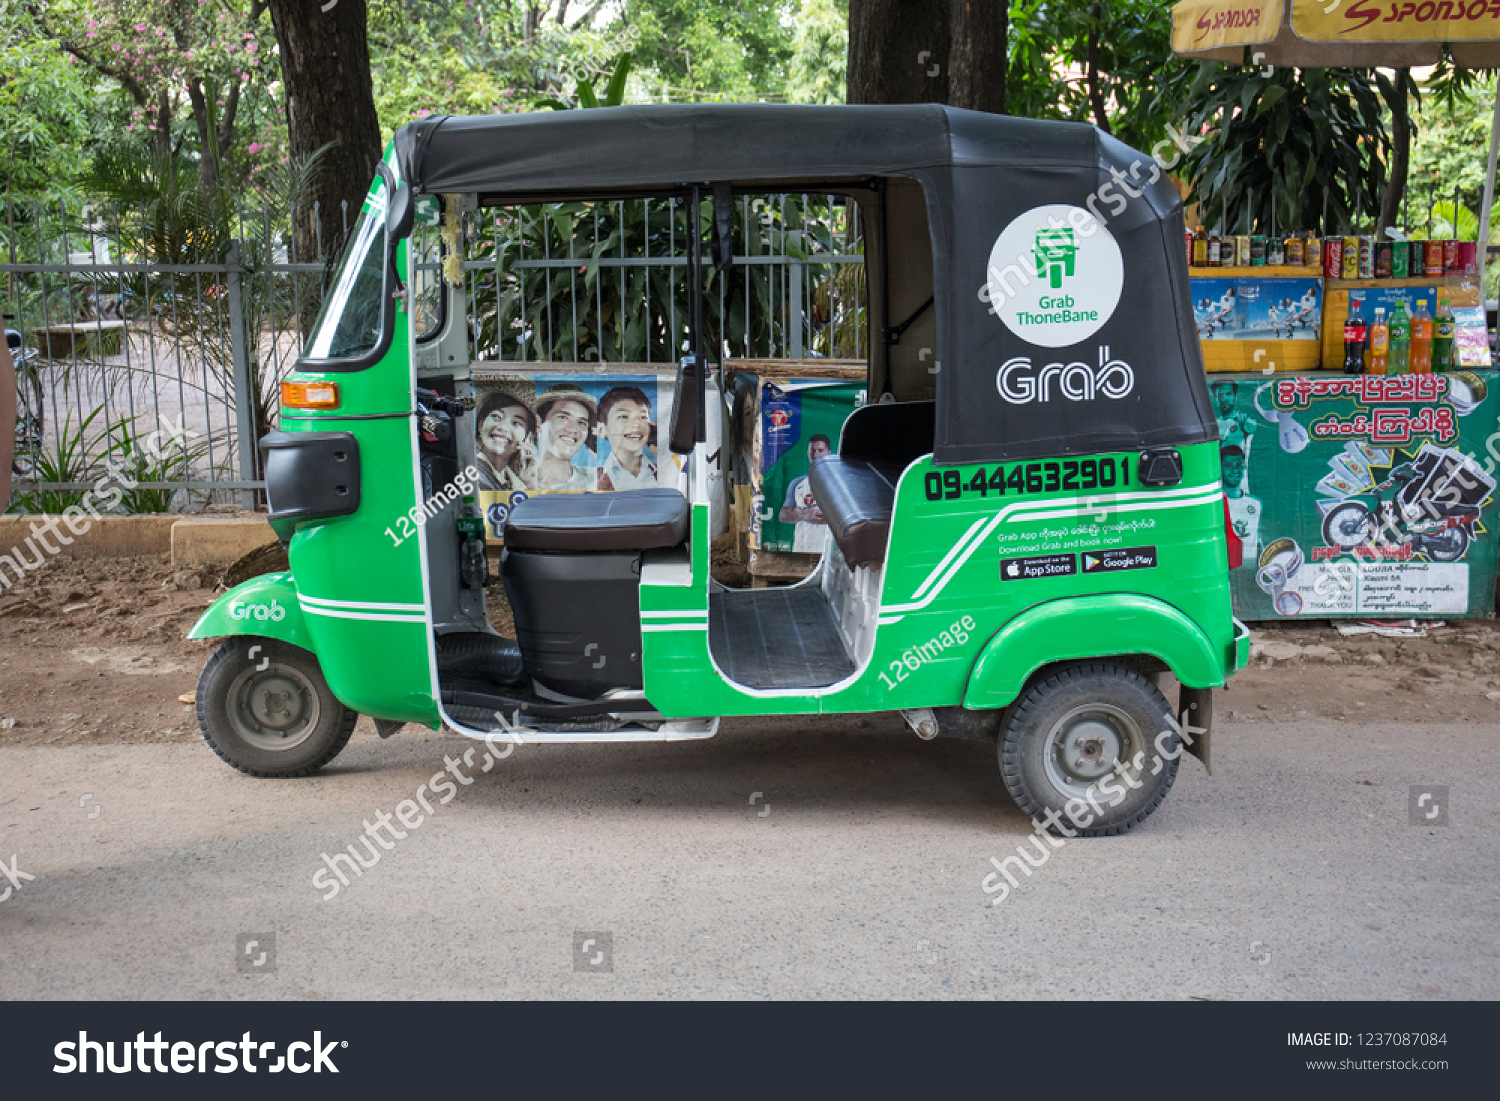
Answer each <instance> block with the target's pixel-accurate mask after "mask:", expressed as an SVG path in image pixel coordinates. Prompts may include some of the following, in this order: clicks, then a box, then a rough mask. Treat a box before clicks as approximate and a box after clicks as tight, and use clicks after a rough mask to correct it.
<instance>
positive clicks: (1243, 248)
mask: <svg viewBox="0 0 1500 1101" xmlns="http://www.w3.org/2000/svg"><path fill="white" fill-rule="evenodd" d="M1234 263H1235V267H1240V268H1248V267H1249V266H1250V234H1248V233H1242V234H1240V235H1239V236H1238V237H1236V238H1235V239H1234Z"/></svg>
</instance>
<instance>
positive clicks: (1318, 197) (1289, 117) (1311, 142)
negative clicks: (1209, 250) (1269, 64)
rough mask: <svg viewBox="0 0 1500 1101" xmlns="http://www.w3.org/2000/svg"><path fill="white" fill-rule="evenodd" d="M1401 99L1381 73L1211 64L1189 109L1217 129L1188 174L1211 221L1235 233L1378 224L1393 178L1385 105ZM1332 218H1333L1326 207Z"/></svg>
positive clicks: (1189, 162) (1194, 155)
mask: <svg viewBox="0 0 1500 1101" xmlns="http://www.w3.org/2000/svg"><path fill="white" fill-rule="evenodd" d="M1395 99H1396V94H1395V89H1394V87H1393V86H1392V84H1391V82H1390V80H1389V79H1388V78H1387V77H1386V76H1384V75H1383V74H1381V73H1379V72H1378V71H1374V70H1361V69H1277V70H1276V71H1275V72H1274V73H1272V74H1271V75H1270V76H1269V77H1267V76H1263V75H1262V72H1261V70H1260V69H1259V68H1257V67H1254V66H1250V67H1237V66H1220V65H1214V64H1205V65H1204V66H1203V71H1202V73H1201V74H1200V75H1199V77H1198V79H1197V81H1195V82H1194V84H1193V86H1192V88H1191V90H1190V91H1189V93H1188V96H1187V99H1186V102H1185V104H1184V106H1183V113H1184V116H1185V117H1190V118H1193V119H1195V120H1204V121H1205V123H1206V124H1207V125H1209V126H1211V127H1213V130H1212V132H1211V134H1210V136H1209V138H1208V140H1207V141H1205V142H1204V143H1203V144H1201V145H1199V146H1198V147H1197V148H1196V149H1194V150H1193V151H1192V152H1191V153H1189V154H1188V156H1187V158H1186V161H1185V163H1184V167H1183V169H1182V170H1181V171H1182V173H1183V175H1184V177H1185V178H1186V179H1190V180H1191V181H1192V183H1193V189H1192V194H1191V195H1190V197H1189V198H1190V201H1192V200H1196V201H1197V202H1199V203H1200V204H1201V210H1202V212H1203V219H1204V221H1205V222H1206V223H1207V224H1209V225H1217V226H1222V227H1223V228H1224V229H1225V230H1226V231H1228V232H1235V233H1244V232H1247V229H1246V228H1245V227H1246V226H1248V225H1251V224H1254V225H1256V226H1258V227H1259V228H1260V229H1261V230H1262V231H1265V230H1267V229H1269V228H1270V227H1271V222H1272V205H1273V203H1274V208H1275V224H1276V228H1278V229H1309V228H1321V229H1322V230H1323V231H1324V232H1327V233H1334V232H1338V231H1341V230H1344V229H1345V228H1346V227H1350V226H1353V225H1356V224H1367V223H1372V222H1373V221H1374V220H1375V218H1376V217H1377V216H1378V214H1379V211H1380V200H1381V196H1382V193H1383V191H1384V188H1385V181H1386V157H1387V156H1388V152H1389V138H1388V137H1387V134H1386V129H1385V117H1384V114H1383V107H1385V106H1387V105H1390V104H1392V103H1393V101H1394V100H1395ZM1325 204H1326V210H1327V218H1326V220H1325V219H1324V216H1323V215H1324V210H1325Z"/></svg>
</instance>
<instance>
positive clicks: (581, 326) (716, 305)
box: [468, 197, 863, 363]
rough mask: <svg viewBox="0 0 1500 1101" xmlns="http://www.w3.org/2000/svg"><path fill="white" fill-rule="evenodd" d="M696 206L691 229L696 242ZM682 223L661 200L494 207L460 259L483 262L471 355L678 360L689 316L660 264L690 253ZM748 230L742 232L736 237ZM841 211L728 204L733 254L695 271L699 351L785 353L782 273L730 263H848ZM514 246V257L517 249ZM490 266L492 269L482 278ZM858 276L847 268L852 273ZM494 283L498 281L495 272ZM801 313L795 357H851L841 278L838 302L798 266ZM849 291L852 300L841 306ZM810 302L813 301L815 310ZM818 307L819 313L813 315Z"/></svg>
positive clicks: (812, 271)
mask: <svg viewBox="0 0 1500 1101" xmlns="http://www.w3.org/2000/svg"><path fill="white" fill-rule="evenodd" d="M710 218H711V214H710V206H709V204H708V203H705V204H704V206H703V209H702V211H701V217H700V219H699V225H698V232H699V233H701V234H707V233H708V231H709V223H710ZM689 224H690V214H689V212H688V210H687V208H686V206H685V205H684V204H682V203H680V202H677V203H673V202H670V201H668V200H664V199H652V200H630V201H628V202H626V201H606V202H598V203H552V204H546V205H539V206H530V207H524V208H518V209H510V210H504V211H501V212H497V214H496V215H495V232H494V233H493V234H491V235H483V236H480V237H479V238H478V241H477V243H476V245H475V246H474V247H472V248H471V249H470V251H469V256H468V258H469V259H470V260H484V261H485V262H486V264H485V268H486V274H485V275H484V276H483V278H482V279H481V280H480V282H479V283H478V285H477V287H476V288H475V291H474V299H475V301H474V305H473V312H474V316H475V317H476V319H477V321H478V323H479V338H478V341H477V347H478V348H479V349H480V354H481V355H483V356H486V357H489V356H493V357H495V358H501V359H520V358H521V357H522V355H523V353H524V356H525V358H527V359H530V360H540V361H562V362H572V361H575V360H581V361H589V360H595V359H598V360H607V361H611V362H631V363H634V362H644V361H647V360H650V361H652V362H657V363H670V362H674V361H675V360H676V359H677V358H678V357H679V356H680V355H681V354H682V353H683V346H684V340H685V335H686V330H687V321H688V312H689V308H690V297H689V290H690V288H689V286H688V283H687V279H686V277H685V269H684V268H683V267H681V266H680V265H679V266H675V267H666V266H665V265H663V264H661V263H660V262H661V261H664V260H665V259H666V258H667V257H671V256H675V257H679V258H680V257H682V256H684V255H686V251H687V233H688V228H689ZM747 227H748V230H749V232H747ZM849 228H850V227H849V223H848V221H847V216H846V214H845V212H844V210H843V208H842V207H838V206H833V205H829V204H827V203H826V201H822V200H819V199H817V198H815V197H810V200H809V203H808V205H807V207H806V208H805V209H803V208H801V207H800V204H799V203H797V202H795V201H792V199H791V198H790V197H789V198H788V199H787V201H785V202H782V201H780V200H779V199H778V198H775V197H771V198H770V200H769V201H767V200H766V199H756V200H743V201H741V200H736V203H735V207H734V218H733V224H732V229H731V240H732V243H733V248H734V254H735V257H736V261H737V262H736V263H735V265H734V266H733V267H732V268H731V269H730V271H729V272H728V273H727V275H721V274H720V273H717V272H715V271H713V269H712V268H711V267H707V266H706V270H705V273H704V292H703V293H704V327H705V333H704V346H705V347H706V348H708V349H710V351H711V354H713V350H715V349H724V350H725V351H726V354H732V355H747V356H770V355H774V354H778V350H779V349H784V348H786V347H787V346H788V345H789V344H790V343H791V339H790V338H791V335H792V334H790V333H789V332H788V331H787V328H786V326H787V319H786V315H785V311H784V303H785V301H786V296H787V294H788V287H787V284H786V275H785V273H784V269H782V268H781V267H780V266H772V265H764V264H749V263H744V262H741V261H743V260H744V259H746V258H749V257H759V256H766V255H772V254H774V255H785V256H787V257H789V258H792V259H816V258H817V257H818V256H819V255H820V254H828V253H833V252H846V251H849V250H850V248H851V247H854V246H847V245H844V244H843V243H842V242H844V241H845V240H847V238H848V235H849ZM523 241H524V250H523V248H522V242H523ZM570 256H571V257H576V258H577V263H576V265H567V266H552V267H523V266H521V265H519V264H518V263H517V261H518V260H522V261H534V260H536V259H538V258H542V257H558V258H560V257H570ZM646 257H650V258H652V259H654V260H656V261H658V263H657V264H655V265H652V266H651V267H644V266H631V267H614V266H609V265H606V264H604V263H602V262H601V261H603V260H604V259H605V258H626V259H629V258H646ZM491 265H494V266H493V267H492V266H491ZM856 266H857V265H856ZM497 269H498V271H499V272H500V275H499V278H498V280H497V278H496V275H495V274H494V273H495V271H496V270H497ZM805 270H806V272H807V276H806V279H807V281H808V286H807V288H806V291H807V293H808V297H809V299H810V300H811V303H812V305H811V308H810V310H809V311H808V316H807V317H806V318H805V321H804V323H805V325H806V326H807V327H806V328H805V329H804V332H803V338H804V346H805V347H808V348H811V349H813V350H816V351H822V352H824V353H825V354H831V355H850V354H852V348H851V345H852V341H853V339H854V331H855V327H856V320H855V319H854V316H853V314H852V313H851V311H854V310H862V308H863V307H862V299H863V290H862V284H860V285H859V286H857V287H856V285H855V284H854V283H849V281H850V280H855V281H856V282H857V280H859V279H860V278H862V275H861V276H850V275H843V276H841V278H842V279H844V280H845V281H846V284H847V286H843V287H842V288H841V289H842V290H843V292H844V293H838V291H837V290H835V289H833V288H826V289H825V287H824V284H826V283H828V282H830V281H832V280H833V279H834V278H835V271H836V270H837V267H836V266H835V265H831V264H829V265H822V264H819V265H814V266H811V267H809V268H807V269H805ZM855 290H858V295H857V296H855V297H851V296H852V295H853V293H854V291H855ZM820 296H821V299H820ZM820 301H821V305H820Z"/></svg>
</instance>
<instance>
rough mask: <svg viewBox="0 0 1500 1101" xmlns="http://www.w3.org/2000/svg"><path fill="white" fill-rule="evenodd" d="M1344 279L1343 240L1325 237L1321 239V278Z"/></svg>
mask: <svg viewBox="0 0 1500 1101" xmlns="http://www.w3.org/2000/svg"><path fill="white" fill-rule="evenodd" d="M1343 277H1344V239H1343V238H1342V237H1325V238H1324V239H1323V278H1324V279H1342V278H1343Z"/></svg>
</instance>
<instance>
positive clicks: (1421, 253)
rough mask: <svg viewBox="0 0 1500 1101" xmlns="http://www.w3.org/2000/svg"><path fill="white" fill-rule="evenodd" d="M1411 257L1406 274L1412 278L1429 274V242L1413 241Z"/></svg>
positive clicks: (1411, 243)
mask: <svg viewBox="0 0 1500 1101" xmlns="http://www.w3.org/2000/svg"><path fill="white" fill-rule="evenodd" d="M1410 245H1411V258H1410V259H1409V260H1408V261H1407V264H1406V274H1407V275H1408V276H1410V277H1411V278H1412V279H1420V278H1422V277H1423V276H1424V275H1426V274H1427V242H1426V241H1412V242H1410Z"/></svg>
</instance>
